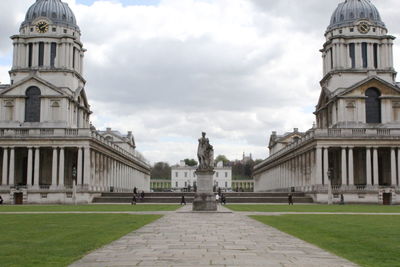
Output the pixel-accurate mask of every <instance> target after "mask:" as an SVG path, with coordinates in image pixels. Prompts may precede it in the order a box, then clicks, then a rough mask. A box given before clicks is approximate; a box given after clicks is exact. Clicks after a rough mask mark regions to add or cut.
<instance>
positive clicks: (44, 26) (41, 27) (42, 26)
mask: <svg viewBox="0 0 400 267" xmlns="http://www.w3.org/2000/svg"><path fill="white" fill-rule="evenodd" d="M48 30H49V24H48V23H47V22H46V21H39V22H38V23H36V31H37V32H38V33H46V32H47V31H48Z"/></svg>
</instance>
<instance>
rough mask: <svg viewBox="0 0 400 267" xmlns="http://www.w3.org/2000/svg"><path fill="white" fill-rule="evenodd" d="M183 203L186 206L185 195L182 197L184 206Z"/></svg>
mask: <svg viewBox="0 0 400 267" xmlns="http://www.w3.org/2000/svg"><path fill="white" fill-rule="evenodd" d="M182 205H185V206H186V200H185V195H182V198H181V206H182Z"/></svg>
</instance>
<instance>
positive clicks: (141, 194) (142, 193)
mask: <svg viewBox="0 0 400 267" xmlns="http://www.w3.org/2000/svg"><path fill="white" fill-rule="evenodd" d="M140 200H141V201H143V200H144V191H143V190H142V192H141V193H140Z"/></svg>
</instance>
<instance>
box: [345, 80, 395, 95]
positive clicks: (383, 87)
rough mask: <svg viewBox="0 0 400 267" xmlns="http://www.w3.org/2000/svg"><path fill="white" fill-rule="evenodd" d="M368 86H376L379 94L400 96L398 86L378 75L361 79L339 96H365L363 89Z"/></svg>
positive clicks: (366, 88)
mask: <svg viewBox="0 0 400 267" xmlns="http://www.w3.org/2000/svg"><path fill="white" fill-rule="evenodd" d="M369 88H377V89H378V90H379V91H380V92H381V96H384V97H385V96H386V97H390V96H400V88H399V87H397V86H396V85H394V84H391V83H388V82H386V81H385V80H382V79H380V78H378V77H375V76H374V77H370V78H368V79H366V80H363V81H361V82H359V83H357V84H355V85H353V86H352V87H349V88H348V89H346V90H344V91H343V92H342V93H340V94H339V95H338V96H339V97H360V96H365V91H367V90H368V89H369Z"/></svg>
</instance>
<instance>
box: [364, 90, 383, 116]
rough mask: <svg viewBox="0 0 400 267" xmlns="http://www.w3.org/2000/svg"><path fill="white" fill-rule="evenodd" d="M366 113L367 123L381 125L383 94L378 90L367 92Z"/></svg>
mask: <svg viewBox="0 0 400 267" xmlns="http://www.w3.org/2000/svg"><path fill="white" fill-rule="evenodd" d="M365 96H366V97H367V98H366V99H365V112H366V122H367V123H381V122H382V120H381V100H380V96H381V93H380V92H379V90H378V89H376V88H369V89H368V90H367V91H366V92H365Z"/></svg>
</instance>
